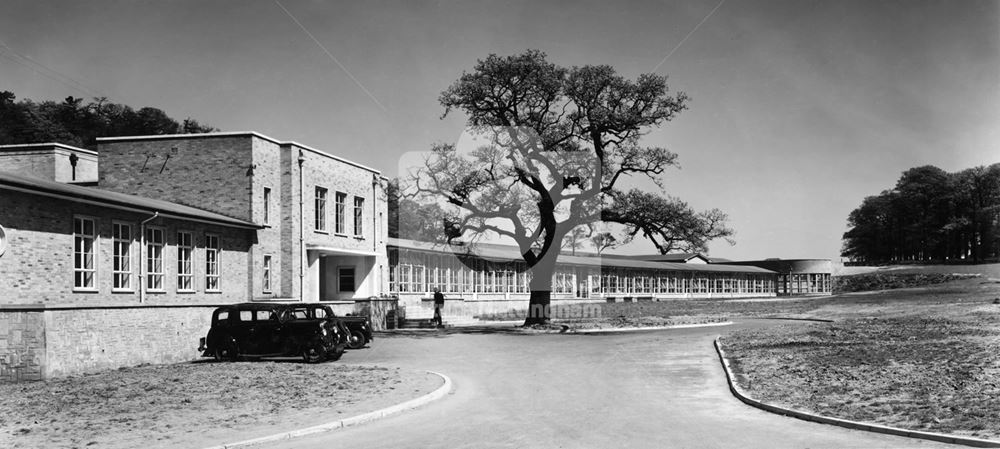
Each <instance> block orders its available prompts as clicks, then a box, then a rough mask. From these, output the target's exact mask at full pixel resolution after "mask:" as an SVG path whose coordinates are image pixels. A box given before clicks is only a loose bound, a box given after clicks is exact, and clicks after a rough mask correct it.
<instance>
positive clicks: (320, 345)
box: [198, 303, 349, 363]
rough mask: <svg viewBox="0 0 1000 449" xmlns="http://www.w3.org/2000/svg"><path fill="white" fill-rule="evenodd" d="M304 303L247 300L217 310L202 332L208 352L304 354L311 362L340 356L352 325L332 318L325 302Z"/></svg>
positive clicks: (220, 356)
mask: <svg viewBox="0 0 1000 449" xmlns="http://www.w3.org/2000/svg"><path fill="white" fill-rule="evenodd" d="M317 310H322V309H317V308H316V307H313V306H307V305H303V304H277V303H245V304H234V305H229V306H223V307H219V308H217V309H215V312H213V313H212V327H211V328H210V329H209V331H208V335H207V336H206V337H203V338H201V341H200V346H199V348H198V350H199V351H202V356H204V357H215V358H216V359H217V360H228V361H235V360H238V359H239V358H240V357H249V358H259V357H282V356H301V357H302V358H303V359H304V360H305V361H306V362H309V363H317V362H321V361H323V360H327V359H330V360H337V359H339V358H340V356H341V355H342V354H343V353H344V349H345V348H346V347H347V342H348V335H349V331H348V330H347V327H346V326H345V324H344V323H343V322H341V321H340V320H334V319H330V317H331V316H332V315H333V312H332V311H330V310H329V308H326V310H323V311H322V312H318V311H317Z"/></svg>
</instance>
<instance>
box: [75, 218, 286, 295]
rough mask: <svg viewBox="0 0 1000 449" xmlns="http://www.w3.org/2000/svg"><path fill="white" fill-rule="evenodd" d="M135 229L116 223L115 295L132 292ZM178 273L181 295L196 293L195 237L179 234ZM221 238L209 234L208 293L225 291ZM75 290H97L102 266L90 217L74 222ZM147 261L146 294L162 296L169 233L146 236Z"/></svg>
mask: <svg viewBox="0 0 1000 449" xmlns="http://www.w3.org/2000/svg"><path fill="white" fill-rule="evenodd" d="M134 228H135V226H134V225H133V224H131V223H124V222H118V221H115V222H112V225H111V239H112V255H111V260H112V263H111V265H112V267H111V271H112V283H111V288H112V289H113V290H114V291H121V292H131V291H134V289H135V287H134V285H133V282H135V281H134V278H135V269H134V267H133V266H132V261H133V251H135V247H136V241H135V240H136V236H135V234H134ZM176 237H177V239H176V242H177V260H176V263H177V271H176V275H175V278H174V282H175V285H176V289H177V291H178V292H194V291H195V275H194V269H195V262H194V254H195V246H194V234H193V233H192V232H189V231H177V235H176ZM219 239H220V238H219V236H218V235H217V234H205V245H204V248H203V252H204V259H203V261H202V262H203V263H204V265H203V266H204V275H205V276H204V281H205V284H204V285H205V291H206V292H219V291H220V290H221V286H222V283H221V270H220V266H219V261H220V258H221V253H222V247H221V244H220V240H219ZM73 241H74V249H73V273H74V280H73V288H74V289H75V290H84V291H86V290H96V289H97V275H98V266H97V263H96V258H97V250H98V233H97V220H96V219H94V218H89V217H79V216H78V217H74V218H73ZM145 245H146V247H145V250H146V251H145V257H144V258H143V260H142V263H143V264H144V268H145V270H144V271H145V273H144V276H145V282H146V290H147V291H151V292H162V291H165V290H166V283H167V279H166V270H165V262H164V247H165V246H166V230H165V229H163V228H161V227H156V226H149V227H147V228H146V235H145ZM270 289H271V256H268V255H265V256H264V290H265V291H270Z"/></svg>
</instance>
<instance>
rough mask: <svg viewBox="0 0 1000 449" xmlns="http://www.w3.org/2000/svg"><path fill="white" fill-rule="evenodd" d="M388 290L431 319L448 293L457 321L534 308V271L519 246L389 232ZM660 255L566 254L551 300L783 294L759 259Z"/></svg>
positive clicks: (448, 310) (409, 313) (403, 305)
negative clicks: (436, 299)
mask: <svg viewBox="0 0 1000 449" xmlns="http://www.w3.org/2000/svg"><path fill="white" fill-rule="evenodd" d="M389 240H390V242H389V270H390V271H389V292H390V293H391V294H393V295H394V296H397V297H398V298H399V304H398V305H399V309H400V313H401V314H404V315H405V316H406V317H407V318H409V319H412V318H416V319H424V318H429V317H430V315H431V314H432V313H433V305H432V302H431V301H432V293H433V292H434V291H435V290H436V289H439V290H440V291H441V292H442V293H444V294H445V296H446V297H447V298H448V299H449V301H447V302H446V306H445V315H446V316H448V317H450V318H451V319H452V320H459V321H461V320H463V319H467V318H470V317H472V318H475V317H477V316H485V315H496V314H504V313H512V312H516V311H518V310H525V309H527V305H528V300H529V297H530V294H531V293H530V291H529V287H528V285H529V281H530V279H531V276H532V273H531V270H529V269H527V267H526V266H525V265H524V262H522V261H520V260H519V259H520V257H519V255H518V253H517V251H516V249H515V248H513V247H510V248H506V247H502V246H498V245H481V246H478V247H476V248H474V249H472V248H467V247H462V246H454V245H443V244H431V243H426V242H417V241H413V240H407V239H396V238H391V239H389ZM681 260H691V261H694V262H693V263H683V262H658V261H649V260H639V259H638V258H629V257H621V256H616V257H597V256H571V255H568V254H560V255H559V259H558V262H557V265H556V269H555V273H554V274H553V277H552V294H551V297H552V303H553V304H573V303H586V302H608V301H640V300H649V301H666V300H678V299H697V298H704V299H710V298H766V297H773V296H775V295H776V294H777V282H778V273H775V272H773V271H771V270H768V269H765V268H761V267H757V266H752V265H728V264H706V263H704V261H705V260H706V258H704V257H703V256H700V255H699V256H697V257H695V256H694V255H685V256H684V257H682V258H681Z"/></svg>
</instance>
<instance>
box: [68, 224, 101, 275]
mask: <svg viewBox="0 0 1000 449" xmlns="http://www.w3.org/2000/svg"><path fill="white" fill-rule="evenodd" d="M96 241H97V223H96V222H95V221H94V220H93V219H91V218H83V217H74V218H73V288H75V289H85V290H96V289H97V287H96V286H95V282H94V278H95V277H97V265H96V263H95V262H96V261H95V260H94V244H95V243H96Z"/></svg>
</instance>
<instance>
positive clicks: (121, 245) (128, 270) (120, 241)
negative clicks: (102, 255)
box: [111, 223, 132, 291]
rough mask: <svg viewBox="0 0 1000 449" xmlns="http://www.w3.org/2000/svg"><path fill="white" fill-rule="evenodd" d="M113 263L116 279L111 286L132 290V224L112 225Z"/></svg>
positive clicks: (115, 288)
mask: <svg viewBox="0 0 1000 449" xmlns="http://www.w3.org/2000/svg"><path fill="white" fill-rule="evenodd" d="M111 237H112V239H113V241H114V243H113V244H114V248H112V256H111V259H112V265H113V272H114V279H113V281H112V285H111V288H112V289H114V290H122V291H130V290H132V226H131V225H128V224H125V223H113V224H112V225H111Z"/></svg>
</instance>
